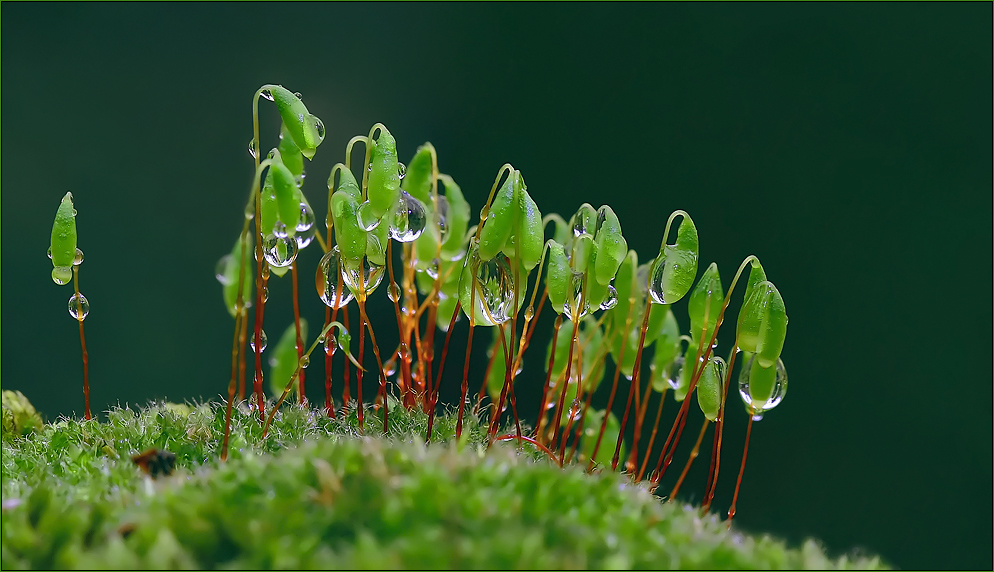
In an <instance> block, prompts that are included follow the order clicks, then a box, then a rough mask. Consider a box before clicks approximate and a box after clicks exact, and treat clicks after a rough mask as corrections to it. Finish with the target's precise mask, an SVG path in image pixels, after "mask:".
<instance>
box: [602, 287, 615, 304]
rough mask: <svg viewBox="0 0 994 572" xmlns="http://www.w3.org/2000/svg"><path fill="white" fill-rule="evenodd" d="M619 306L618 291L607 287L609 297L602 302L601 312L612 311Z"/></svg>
mask: <svg viewBox="0 0 994 572" xmlns="http://www.w3.org/2000/svg"><path fill="white" fill-rule="evenodd" d="M617 305H618V289H617V288H615V287H614V286H611V285H609V286H608V287H607V297H605V298H604V301H603V302H601V310H610V309H611V308H614V307H615V306H617Z"/></svg>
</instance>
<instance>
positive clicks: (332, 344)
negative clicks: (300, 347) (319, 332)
mask: <svg viewBox="0 0 994 572" xmlns="http://www.w3.org/2000/svg"><path fill="white" fill-rule="evenodd" d="M337 349H338V340H336V339H335V336H332V335H330V334H329V335H328V337H326V338H325V339H324V353H326V354H327V355H330V356H333V355H335V350H337Z"/></svg>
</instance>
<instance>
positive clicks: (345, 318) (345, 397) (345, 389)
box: [342, 306, 362, 407]
mask: <svg viewBox="0 0 994 572" xmlns="http://www.w3.org/2000/svg"><path fill="white" fill-rule="evenodd" d="M342 325H343V326H345V329H346V330H347V331H351V330H349V328H350V327H351V326H349V307H348V306H342ZM359 355H360V356H362V354H361V353H360V354H359ZM359 359H360V360H361V359H362V357H360V358H359ZM359 363H362V362H361V361H360V362H359ZM343 365H344V366H345V372H344V373H345V375H344V376H342V378H343V379H342V407H348V406H349V400H351V398H352V393H351V391H350V387H349V386H350V385H351V384H352V379H351V377H352V374H351V372H352V368H351V367H350V366H349V360H347V359H346V360H345V362H344V364H343ZM356 375H359V371H358V370H356Z"/></svg>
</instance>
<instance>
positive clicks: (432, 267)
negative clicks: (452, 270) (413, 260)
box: [425, 258, 439, 280]
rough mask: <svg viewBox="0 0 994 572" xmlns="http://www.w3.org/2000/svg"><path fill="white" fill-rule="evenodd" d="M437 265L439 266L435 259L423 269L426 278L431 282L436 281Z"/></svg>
mask: <svg viewBox="0 0 994 572" xmlns="http://www.w3.org/2000/svg"><path fill="white" fill-rule="evenodd" d="M438 265H439V262H438V259H437V258H435V259H433V260H432V261H431V264H429V265H428V267H427V268H425V273H426V274H428V276H430V277H431V279H432V280H437V279H438Z"/></svg>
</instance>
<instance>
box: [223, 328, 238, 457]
mask: <svg viewBox="0 0 994 572" xmlns="http://www.w3.org/2000/svg"><path fill="white" fill-rule="evenodd" d="M243 314H244V313H240V314H235V335H234V339H233V340H231V367H232V371H234V369H235V367H236V366H237V361H238V333H239V332H240V331H244V330H242V328H240V327H239V322H241V321H243V319H242V316H243ZM235 385H236V382H235V376H234V375H232V376H231V381H229V382H228V403H227V404H226V406H225V411H224V440H223V441H222V443H221V462H222V463H223V462H225V461H227V460H228V438H229V437H230V435H231V408H232V406H233V404H234V401H235Z"/></svg>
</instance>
